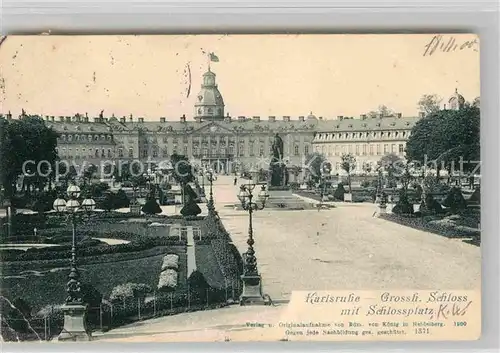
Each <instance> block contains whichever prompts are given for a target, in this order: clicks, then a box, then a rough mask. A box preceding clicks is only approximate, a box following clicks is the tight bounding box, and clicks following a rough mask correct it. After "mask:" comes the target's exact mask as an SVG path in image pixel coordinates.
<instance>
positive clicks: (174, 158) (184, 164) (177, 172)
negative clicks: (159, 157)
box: [170, 153, 194, 185]
mask: <svg viewBox="0 0 500 353" xmlns="http://www.w3.org/2000/svg"><path fill="white" fill-rule="evenodd" d="M170 162H171V163H172V167H173V168H174V170H173V177H174V179H175V180H176V181H177V182H178V183H179V184H180V185H186V184H187V183H189V182H192V181H194V173H193V167H192V166H191V164H190V163H189V159H188V158H187V157H186V156H183V155H180V154H176V153H174V154H172V155H171V156H170Z"/></svg>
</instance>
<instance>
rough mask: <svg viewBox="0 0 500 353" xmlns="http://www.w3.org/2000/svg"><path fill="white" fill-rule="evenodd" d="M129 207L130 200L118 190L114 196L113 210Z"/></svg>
mask: <svg viewBox="0 0 500 353" xmlns="http://www.w3.org/2000/svg"><path fill="white" fill-rule="evenodd" d="M129 206H130V200H129V198H128V196H127V194H126V193H125V191H123V190H122V189H120V190H118V191H117V193H116V195H115V208H124V207H129Z"/></svg>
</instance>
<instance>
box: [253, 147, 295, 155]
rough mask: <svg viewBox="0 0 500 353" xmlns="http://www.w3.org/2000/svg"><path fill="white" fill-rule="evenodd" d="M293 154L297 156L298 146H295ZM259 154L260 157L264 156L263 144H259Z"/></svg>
mask: <svg viewBox="0 0 500 353" xmlns="http://www.w3.org/2000/svg"><path fill="white" fill-rule="evenodd" d="M295 151H296V152H295V155H296V156H298V155H299V146H295ZM259 156H260V157H263V156H264V145H260V147H259Z"/></svg>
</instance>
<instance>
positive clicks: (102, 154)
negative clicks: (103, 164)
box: [101, 148, 106, 158]
mask: <svg viewBox="0 0 500 353" xmlns="http://www.w3.org/2000/svg"><path fill="white" fill-rule="evenodd" d="M101 157H102V158H104V157H106V154H105V153H104V148H103V149H102V150H101Z"/></svg>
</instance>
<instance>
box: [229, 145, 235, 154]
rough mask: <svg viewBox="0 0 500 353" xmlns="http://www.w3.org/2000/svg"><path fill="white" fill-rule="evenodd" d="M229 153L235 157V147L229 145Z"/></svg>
mask: <svg viewBox="0 0 500 353" xmlns="http://www.w3.org/2000/svg"><path fill="white" fill-rule="evenodd" d="M228 153H229V154H230V155H233V154H234V145H229V148H228Z"/></svg>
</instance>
